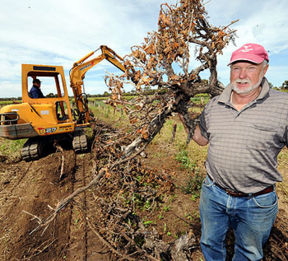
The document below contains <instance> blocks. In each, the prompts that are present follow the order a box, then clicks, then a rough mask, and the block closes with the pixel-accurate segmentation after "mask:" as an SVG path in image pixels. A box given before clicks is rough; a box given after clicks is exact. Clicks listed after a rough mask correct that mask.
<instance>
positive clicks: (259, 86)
mask: <svg viewBox="0 0 288 261" xmlns="http://www.w3.org/2000/svg"><path fill="white" fill-rule="evenodd" d="M268 62H269V58H268V53H267V52H266V50H265V49H264V47H263V46H261V45H258V44H252V43H250V44H245V45H243V46H242V47H241V48H239V49H237V50H236V51H234V52H233V53H232V56H231V60H230V63H229V66H230V84H229V85H228V86H227V87H226V88H225V89H224V91H223V92H222V94H221V95H219V96H217V97H214V98H212V99H211V100H210V102H209V103H208V104H207V105H206V107H205V109H204V110H203V112H202V114H201V116H200V123H199V125H198V126H197V127H196V130H195V134H194V136H193V139H194V141H195V142H196V143H198V144H199V145H201V146H205V145H207V144H209V148H208V154H207V160H206V163H205V167H206V170H207V177H206V178H205V180H204V181H203V184H202V190H201V198H200V217H201V223H202V229H201V232H202V234H201V242H200V243H201V248H202V252H203V255H204V257H205V260H208V261H210V260H213V261H217V260H221V261H224V260H225V258H226V249H225V237H226V233H227V231H228V229H229V228H232V229H233V231H234V235H235V247H234V256H233V260H234V261H240V260H241V261H245V260H261V259H262V258H263V245H264V244H265V242H266V241H267V239H268V237H269V234H270V231H271V228H272V226H273V223H274V221H275V218H276V215H277V212H278V201H277V195H276V192H275V183H276V182H280V181H282V176H281V174H280V173H279V172H278V170H277V155H278V154H279V152H280V151H281V149H282V148H283V147H284V146H288V137H287V136H288V94H287V93H283V92H279V91H276V90H273V89H270V87H269V83H268V81H267V79H266V78H265V77H264V76H265V74H266V72H267V70H268V67H269V65H268Z"/></svg>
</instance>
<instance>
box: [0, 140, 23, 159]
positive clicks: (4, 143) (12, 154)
mask: <svg viewBox="0 0 288 261" xmlns="http://www.w3.org/2000/svg"><path fill="white" fill-rule="evenodd" d="M26 140H27V139H20V140H7V139H3V138H0V154H1V155H3V156H7V157H9V158H16V157H18V156H19V155H20V151H21V149H22V147H23V145H24V143H25V142H26Z"/></svg>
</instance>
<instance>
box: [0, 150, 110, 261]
mask: <svg viewBox="0 0 288 261" xmlns="http://www.w3.org/2000/svg"><path fill="white" fill-rule="evenodd" d="M86 156H87V155H86ZM60 157H61V156H60V154H57V153H56V154H52V155H49V156H48V157H45V158H42V159H40V160H38V161H34V162H30V163H27V162H24V161H21V162H19V163H17V164H5V163H1V164H0V169H1V173H0V178H1V179H0V231H1V233H0V235H1V238H0V256H1V260H99V259H100V258H99V257H101V260H111V259H110V255H109V253H108V254H105V253H101V251H102V252H105V251H103V245H102V244H101V242H99V240H97V238H96V239H95V235H93V234H91V230H90V229H88V224H87V222H86V221H85V211H86V209H87V200H86V193H82V194H81V195H80V196H78V197H76V198H75V200H74V202H72V204H70V205H69V206H68V207H67V209H65V210H63V211H60V213H59V215H58V216H57V218H56V219H55V220H54V221H53V222H52V223H50V224H49V226H48V227H42V228H41V229H39V230H36V231H35V228H37V227H38V223H37V217H39V218H46V217H48V216H49V214H50V213H51V210H50V209H49V206H51V207H52V208H53V207H55V206H56V204H57V202H58V201H59V200H60V199H62V198H64V197H65V196H67V195H69V194H71V193H72V192H73V191H74V190H75V189H77V188H78V187H80V186H83V185H85V182H86V174H88V173H89V167H90V165H89V157H85V156H77V167H76V159H75V155H74V153H73V152H72V151H70V152H69V151H67V152H65V158H66V159H67V161H66V164H65V171H64V173H65V177H64V179H62V180H61V181H59V174H60ZM80 210H81V211H80ZM83 210H84V211H83ZM82 213H84V216H83V214H82ZM98 252H99V253H100V254H99V253H98ZM106 252H107V249H106Z"/></svg>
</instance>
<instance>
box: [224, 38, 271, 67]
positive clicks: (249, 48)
mask: <svg viewBox="0 0 288 261" xmlns="http://www.w3.org/2000/svg"><path fill="white" fill-rule="evenodd" d="M264 60H267V62H269V57H268V53H267V52H266V50H265V49H264V47H263V46H262V45H260V44H254V43H248V44H244V45H243V46H241V47H240V48H239V49H237V50H236V51H234V52H233V53H232V55H231V59H230V62H229V64H228V65H230V64H231V63H234V62H236V61H249V62H252V63H257V64H259V63H262V62H263V61H264Z"/></svg>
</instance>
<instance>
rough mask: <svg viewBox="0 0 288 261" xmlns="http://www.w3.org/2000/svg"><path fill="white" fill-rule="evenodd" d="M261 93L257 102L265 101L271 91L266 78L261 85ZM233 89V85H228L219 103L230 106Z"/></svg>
mask: <svg viewBox="0 0 288 261" xmlns="http://www.w3.org/2000/svg"><path fill="white" fill-rule="evenodd" d="M261 87H262V88H261V91H260V94H259V95H258V97H257V98H256V99H255V100H260V99H263V98H264V97H265V96H266V95H267V94H268V93H269V90H270V86H269V83H268V81H267V79H266V78H265V77H264V78H263V80H262V83H261ZM231 92H232V87H231V84H228V85H227V87H226V88H225V89H224V91H223V92H222V93H221V94H220V96H219V99H218V102H221V103H225V104H230V97H231Z"/></svg>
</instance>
